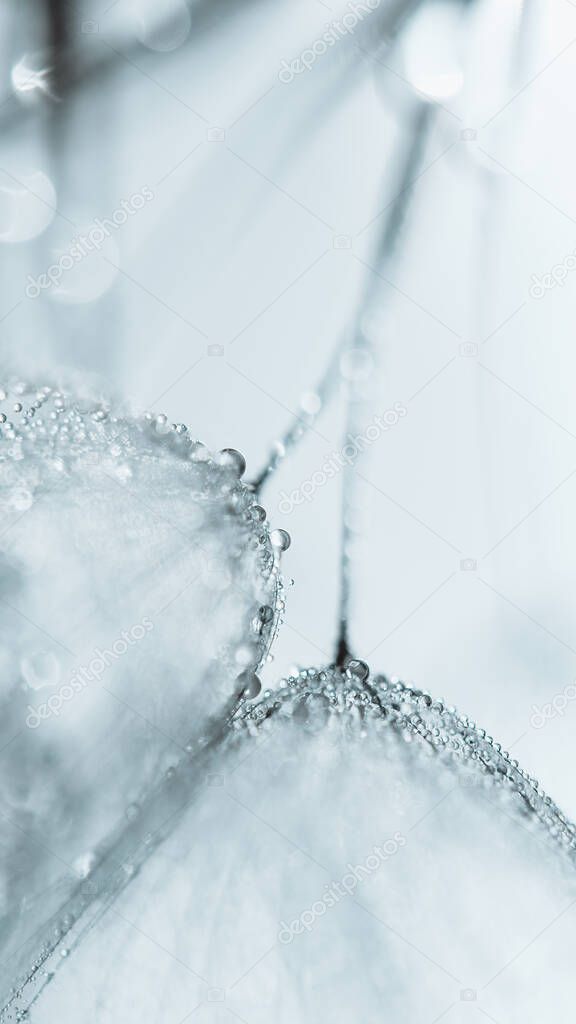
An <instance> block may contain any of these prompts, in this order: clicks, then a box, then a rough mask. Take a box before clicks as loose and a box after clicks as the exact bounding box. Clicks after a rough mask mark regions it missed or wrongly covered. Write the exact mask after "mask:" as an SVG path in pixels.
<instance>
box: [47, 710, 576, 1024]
mask: <svg viewBox="0 0 576 1024" xmlns="http://www.w3.org/2000/svg"><path fill="white" fill-rule="evenodd" d="M463 779H464V783H465V784H463ZM196 781H197V786H198V789H197V795H196V799H195V801H194V802H193V804H192V805H191V806H189V807H188V808H187V809H186V810H185V811H184V812H182V814H181V815H180V816H179V819H178V824H177V828H176V830H175V831H174V832H173V833H172V835H171V837H170V838H169V839H168V841H167V842H166V843H165V844H164V845H163V846H162V847H161V848H160V849H158V850H156V851H155V853H154V855H153V856H151V857H150V859H149V860H148V862H147V864H146V866H145V867H144V868H143V870H142V871H141V873H140V874H139V875H138V877H136V878H135V879H134V880H133V882H132V884H131V885H130V887H129V888H128V889H127V890H126V891H125V892H124V894H123V895H122V896H121V897H120V898H119V899H118V900H117V901H116V903H115V904H114V906H113V908H112V909H111V910H110V911H109V912H108V914H107V915H106V916H105V917H104V918H102V919H101V920H100V921H99V923H98V925H97V927H95V928H94V930H93V931H92V932H91V933H90V934H89V935H88V937H87V938H86V939H85V941H84V943H83V945H82V946H80V947H79V949H78V950H77V951H76V952H75V953H74V955H72V956H71V957H70V958H69V960H67V961H66V963H65V964H64V966H63V967H62V969H61V970H60V971H58V973H57V975H56V977H55V979H54V981H53V982H52V984H51V985H49V986H48V987H47V988H46V990H45V993H44V996H43V997H42V999H41V1000H40V1001H39V1003H38V1004H37V1006H36V1007H35V1008H34V1020H35V1021H36V1024H52V1022H53V1021H56V1020H59V1021H60V1020H68V1019H71V1018H70V1016H69V1014H70V1007H71V1006H73V1007H74V1020H75V1021H76V1022H78V1024H89V1022H92V1021H96V1020H97V1021H98V1022H102V1024H117V1022H119V1021H122V1022H123V1024H130V1022H132V1021H133V1022H142V1021H147V1022H154V1024H183V1022H184V1021H192V1022H206V1024H208V1022H210V1024H216V1022H217V1024H224V1022H229V1021H230V1020H240V1021H244V1022H248V1024H269V1022H270V1021H275V1022H277V1024H293V1022H302V1024H323V1022H327V1021H330V1022H333V1024H349V1022H351V1021H362V1022H363V1024H377V1022H378V1024H380V1022H383V1021H386V1022H391V1024H392V1022H397V1021H406V1022H410V1024H412V1022H414V1024H420V1022H422V1024H432V1022H433V1021H437V1020H440V1019H442V1020H444V1019H445V1020H447V1021H449V1022H451V1024H456V1022H458V1024H460V1022H462V1024H464V1022H470V1021H480V1020H481V1019H482V1018H483V1019H488V1020H493V1021H496V1022H498V1024H526V1022H534V1024H536V1022H538V1024H541V1022H542V1021H544V1020H546V1021H552V1020H553V1021H555V1022H566V1024H568V1022H570V1021H572V1020H573V1008H572V1001H573V945H574V938H575V935H576V921H575V913H576V884H575V883H576V879H574V875H573V868H572V866H571V865H569V864H568V862H567V861H565V860H564V859H563V857H562V856H561V855H560V853H559V852H558V851H557V849H555V848H554V847H553V845H551V844H550V843H549V842H548V841H547V840H546V839H545V838H544V836H543V834H542V832H541V831H540V830H539V829H534V828H533V826H532V825H531V823H530V820H529V819H528V817H526V816H525V815H523V814H522V813H521V812H520V811H519V809H518V806H517V805H516V804H515V803H514V801H513V799H512V798H511V797H509V796H505V795H504V793H503V791H502V790H501V788H500V787H499V786H498V785H494V786H491V787H489V786H488V785H487V784H486V783H485V782H483V781H482V780H481V779H480V777H477V776H475V775H474V774H473V773H469V772H468V773H467V774H466V775H465V776H462V775H461V774H460V772H459V771H453V770H452V769H451V768H450V767H448V766H446V765H443V764H442V763H441V762H440V760H439V759H438V758H436V757H431V758H430V757H428V756H427V755H426V754H425V752H424V750H423V748H422V746H420V745H419V744H416V743H413V744H408V743H406V742H404V741H403V740H401V739H400V738H399V737H398V736H397V735H395V734H394V733H393V731H391V730H390V728H389V727H388V726H386V725H385V724H383V723H379V722H376V721H372V722H371V723H367V722H364V723H363V722H361V721H360V719H358V718H356V717H355V714H354V712H352V711H350V712H349V713H346V714H344V715H339V714H331V715H330V716H328V720H327V721H322V722H320V723H319V727H318V728H316V727H315V728H313V729H311V728H310V724H309V723H308V724H307V723H306V722H305V721H303V720H302V719H301V718H300V717H299V715H298V714H297V715H295V716H294V717H291V716H290V715H287V714H280V715H277V716H275V717H274V718H273V719H272V720H271V721H270V722H267V723H265V724H264V726H262V727H261V728H260V730H259V731H258V732H257V733H255V734H253V735H250V734H249V733H246V734H244V735H242V736H241V737H240V738H239V739H237V738H231V739H229V740H228V741H226V742H224V744H223V745H222V747H221V748H220V749H219V750H218V751H217V752H216V753H215V754H214V756H213V761H212V763H211V764H210V765H208V767H207V769H206V771H205V774H203V775H202V776H201V778H199V779H197V780H196ZM378 850H380V851H381V852H380V853H378V852H377V851H378ZM330 893H331V898H330V896H329V894H330ZM552 966H553V970H552V969H551V968H552ZM543 976H544V977H546V978H547V979H550V978H551V977H554V984H553V985H551V984H550V982H549V980H548V981H547V983H546V984H543V982H542V977H543ZM67 1015H68V1016H67Z"/></svg>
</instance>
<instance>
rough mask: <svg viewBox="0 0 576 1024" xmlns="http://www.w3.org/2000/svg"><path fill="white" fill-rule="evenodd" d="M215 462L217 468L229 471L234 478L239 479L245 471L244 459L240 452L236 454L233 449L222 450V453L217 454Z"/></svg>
mask: <svg viewBox="0 0 576 1024" xmlns="http://www.w3.org/2000/svg"><path fill="white" fill-rule="evenodd" d="M216 461H217V463H218V465H219V466H223V467H224V468H225V469H231V470H232V472H233V473H234V475H235V476H237V477H238V479H240V477H241V476H243V474H244V472H245V470H246V459H245V458H244V456H243V455H242V453H241V452H237V451H236V449H235V448H223V449H222V451H220V452H218V455H217V456H216Z"/></svg>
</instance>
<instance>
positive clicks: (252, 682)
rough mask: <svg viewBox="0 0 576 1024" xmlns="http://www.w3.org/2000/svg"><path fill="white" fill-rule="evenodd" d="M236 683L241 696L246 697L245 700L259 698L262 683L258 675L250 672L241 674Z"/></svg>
mask: <svg viewBox="0 0 576 1024" xmlns="http://www.w3.org/2000/svg"><path fill="white" fill-rule="evenodd" d="M236 682H237V684H238V688H239V690H240V691H241V696H242V697H244V698H245V700H254V697H257V696H258V694H259V693H260V690H261V689H262V683H261V682H260V679H259V678H258V676H257V675H256V673H255V672H251V671H249V670H247V671H246V672H241V673H240V675H239V676H238V677H237V679H236Z"/></svg>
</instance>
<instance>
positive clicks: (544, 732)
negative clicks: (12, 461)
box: [0, 0, 576, 815]
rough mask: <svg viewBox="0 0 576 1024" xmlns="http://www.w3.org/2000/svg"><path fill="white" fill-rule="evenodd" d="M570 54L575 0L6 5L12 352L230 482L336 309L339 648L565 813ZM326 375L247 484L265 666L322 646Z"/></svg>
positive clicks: (295, 387) (4, 227) (573, 467)
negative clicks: (347, 357)
mask: <svg viewBox="0 0 576 1024" xmlns="http://www.w3.org/2000/svg"><path fill="white" fill-rule="evenodd" d="M575 44H576V3H574V2H572V0H550V2H549V3H548V4H547V5H545V4H544V3H542V2H540V0H526V2H525V3H521V2H519V0H475V2H474V3H472V2H463V0H460V2H454V0H452V2H441V3H440V2H437V0H422V2H419V0H379V2H377V0H370V2H368V0H365V2H360V0H358V2H355V0H351V2H348V3H342V2H340V0H329V2H328V0H276V3H274V4H271V3H269V2H263V0H243V2H239V0H236V2H233V0H189V2H185V0H114V2H110V0H101V2H96V0H85V2H81V0H67V2H62V0H45V2H44V3H42V2H41V0H34V2H32V0H29V2H25V0H18V2H16V0H12V2H11V0H4V3H3V4H2V7H1V8H0V48H1V52H2V61H1V79H0V140H1V141H0V248H1V255H2V263H1V276H0V346H1V348H0V352H1V359H2V364H3V367H4V369H5V371H8V370H12V369H14V368H15V369H16V370H17V372H19V373H20V372H21V373H22V374H31V373H32V374H33V375H34V376H35V377H36V378H38V379H40V378H43V377H47V378H54V377H59V376H62V375H64V376H66V375H70V374H72V375H73V374H79V375H82V376H83V375H90V376H93V377H94V378H95V379H96V380H98V381H99V382H100V383H101V385H102V386H103V387H104V388H105V389H107V390H109V391H112V392H116V393H121V394H122V395H125V396H127V397H128V398H130V399H131V400H133V401H134V403H135V405H136V406H139V407H145V408H152V409H155V410H156V411H157V412H161V411H162V412H165V413H166V414H167V415H168V416H169V417H170V418H171V419H172V420H174V421H176V422H178V421H183V422H184V423H186V424H188V426H189V428H190V430H191V432H192V433H193V434H194V435H195V436H198V437H199V438H200V439H202V440H203V441H204V442H205V443H207V444H208V445H209V446H210V447H213V448H221V447H224V446H232V447H235V448H238V449H240V450H241V451H242V452H243V453H244V454H245V456H246V459H247V462H248V476H252V477H255V476H256V475H257V474H258V472H259V471H260V469H261V468H262V466H263V464H264V463H265V460H266V458H267V455H268V452H269V451H270V448H271V445H272V444H273V442H274V440H275V439H277V438H278V437H280V436H281V435H282V434H283V432H284V430H285V429H286V427H287V426H288V425H289V424H290V423H291V422H292V420H293V418H294V417H295V416H302V415H304V417H306V415H307V414H308V412H309V411H310V410H311V409H315V408H316V405H317V402H316V400H315V398H314V392H315V388H316V387H317V383H318V381H319V380H320V379H321V377H322V374H323V372H324V370H325V367H326V366H327V365H328V364H329V361H330V358H331V355H332V354H333V353H334V351H335V348H336V346H337V345H338V344H340V343H341V341H342V338H343V337H344V339H345V338H346V337H347V336H350V337H352V334H353V328H354V325H355V324H357V323H358V322H360V324H361V330H362V334H363V337H364V339H365V340H366V341H367V342H369V343H370V344H371V345H372V346H373V353H374V359H373V362H370V364H369V367H368V369H367V370H366V369H365V372H364V376H365V377H366V379H367V381H368V383H369V385H370V402H371V409H370V411H368V406H367V407H366V414H365V421H364V428H365V429H364V430H363V431H361V433H362V434H363V436H364V442H363V444H362V447H364V449H365V451H364V453H363V454H362V455H361V456H359V457H358V458H357V459H356V460H355V470H357V472H356V474H355V502H356V505H357V514H356V520H357V522H356V525H357V527H358V536H357V539H356V542H355V545H354V552H353V581H354V589H353V601H352V621H351V637H352V641H353V645H354V648H355V651H356V653H357V654H358V656H359V657H362V658H365V659H366V660H367V661H369V662H370V664H371V665H372V667H373V669H379V670H383V671H385V672H387V673H388V674H397V675H400V676H402V677H403V678H405V679H408V680H415V681H417V683H418V685H420V686H421V687H423V688H425V689H428V690H430V691H431V692H434V693H437V694H441V695H444V696H445V697H446V698H447V699H448V700H450V701H454V703H456V704H458V705H460V706H461V707H462V708H463V709H465V710H466V711H467V712H468V714H470V715H471V716H472V717H474V718H475V719H476V720H477V721H478V722H480V723H481V724H483V725H485V726H486V728H487V729H488V730H489V731H490V732H492V733H493V734H494V735H496V736H497V737H498V739H500V740H501V741H502V743H503V745H504V746H505V747H507V748H511V749H513V750H514V751H515V752H516V753H515V756H517V757H518V759H519V760H520V762H521V763H522V764H523V765H524V766H525V767H526V768H528V769H529V770H530V771H531V772H533V773H535V774H536V775H537V777H538V778H539V779H540V780H541V781H542V783H543V784H544V786H545V787H546V789H548V790H549V791H550V792H551V793H552V794H553V796H554V798H555V799H557V800H558V801H559V802H560V803H561V804H563V805H564V806H565V808H566V810H568V811H569V812H571V814H572V815H575V814H576V791H575V788H574V785H573V781H572V780H573V777H574V767H575V755H574V749H575V746H574V743H573V737H574V734H575V729H576V699H575V698H576V687H574V685H573V684H574V680H575V678H576V622H575V616H576V595H575V592H574V580H575V578H576V541H575V539H574V520H575V510H576V407H575V403H574V400H573V393H574V373H575V369H576V355H575V350H574V337H573V334H574V331H573V318H574V306H575V296H576V230H575V228H576V202H575V199H574V180H575V170H576V167H575V147H574V135H573V114H574V96H575V95H576V90H575V85H576V67H575V59H574V58H575V54H576V46H575ZM394 218H396V220H394ZM391 224H392V228H391V227H390V225H391ZM391 230H392V232H393V234H395V236H396V237H395V244H394V245H393V246H390V245H389V244H388V242H389V239H390V231H391ZM387 232H388V234H387ZM383 240H384V241H383ZM387 240H388V241H387ZM383 244H384V249H385V259H384V260H382V259H381V251H382V245H383ZM386 246H388V247H387V248H386ZM379 252H380V255H379ZM371 268H375V269H376V271H377V273H376V274H374V273H373V269H371ZM367 282H370V283H371V287H372V292H371V295H372V298H371V302H370V308H369V309H366V308H364V306H363V305H362V302H363V299H362V297H363V295H364V294H365V288H366V285H367ZM359 309H360V314H359ZM359 316H360V319H359V321H358V318H359ZM344 368H345V369H346V363H344ZM347 376H349V373H348V372H344V378H346V377H347ZM40 382H41V381H40ZM345 383H346V381H344V384H345ZM344 390H345V388H337V389H336V394H335V395H334V399H333V401H332V402H331V403H330V404H329V405H328V407H327V408H326V409H325V410H323V411H322V414H321V416H319V417H318V419H317V420H316V421H315V424H314V426H313V429H311V430H310V431H309V432H308V433H307V435H306V437H305V438H304V439H303V440H302V443H301V444H300V445H299V446H298V448H297V449H296V450H295V451H294V452H292V453H291V454H289V456H288V457H287V458H286V460H285V462H283V464H282V466H281V468H280V470H279V472H278V474H277V475H275V476H274V477H272V478H271V479H270V481H269V483H268V484H267V486H266V488H265V491H264V493H263V503H264V505H265V506H266V508H267V510H268V513H269V518H270V520H271V522H272V523H273V525H274V526H277V527H282V528H284V529H287V530H288V531H289V532H290V534H291V535H292V541H293V543H292V547H291V549H290V551H289V552H288V553H287V555H286V556H285V559H284V569H285V571H286V573H287V576H288V577H289V578H290V577H293V579H294V581H295V582H294V586H293V587H291V588H290V590H289V594H288V605H287V611H286V622H285V626H284V629H283V632H282V633H281V635H280V637H279V639H278V642H277V646H276V649H275V658H274V660H273V661H272V662H271V663H270V664H269V665H268V666H267V667H266V669H265V672H264V680H265V683H267V684H268V685H272V684H273V683H274V681H275V680H276V679H277V678H278V676H279V675H280V674H281V673H282V672H285V671H287V669H288V668H289V667H290V666H291V665H293V664H300V665H307V664H319V663H323V662H326V661H329V660H331V659H332V658H333V643H334V637H335V622H336V614H337V612H336V609H337V600H338V582H337V580H338V565H339V561H340V491H341V487H342V481H343V477H344V474H343V472H341V471H340V470H335V471H334V472H333V473H331V474H329V473H328V472H327V471H326V468H325V467H326V463H327V461H331V463H332V465H334V464H336V465H338V464H339V462H338V458H336V459H335V458H334V456H335V455H336V456H337V455H338V453H339V452H341V450H342V446H343V444H344V443H345V440H343V430H344V411H345V410H344ZM311 393H312V394H311ZM303 396H304V398H303ZM398 407H401V409H402V415H396V416H394V414H392V415H389V416H388V417H387V416H386V413H387V412H389V411H390V410H392V411H394V410H397V408H398ZM374 410H376V412H378V413H379V414H380V416H381V420H382V422H384V424H385V428H384V427H379V428H378V429H376V430H373V431H372V433H371V434H367V433H366V430H367V429H368V427H369V426H370V425H371V424H373V418H372V417H373V414H374ZM361 425H362V424H361ZM374 435H375V436H374Z"/></svg>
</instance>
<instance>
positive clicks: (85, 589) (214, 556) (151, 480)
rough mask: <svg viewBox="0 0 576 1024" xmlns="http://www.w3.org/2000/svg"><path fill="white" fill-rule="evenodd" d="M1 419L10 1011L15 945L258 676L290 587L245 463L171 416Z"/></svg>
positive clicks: (48, 393) (94, 404)
mask: <svg viewBox="0 0 576 1024" xmlns="http://www.w3.org/2000/svg"><path fill="white" fill-rule="evenodd" d="M37 396H38V398H37ZM35 403H36V404H37V405H38V407H37V408H35ZM15 410H18V411H17V413H16V412H15ZM30 410H33V414H30ZM0 413H2V415H3V416H4V417H8V419H7V421H6V422H3V426H2V435H3V436H2V438H1V440H0V630H1V637H2V639H1V642H0V708H1V715H0V758H1V761H0V824H1V830H0V962H1V963H2V967H1V968H0V979H1V981H0V992H1V994H2V996H4V995H5V992H6V990H7V989H9V987H10V984H11V982H12V980H13V977H14V975H15V974H16V973H17V970H16V969H17V967H18V968H19V967H21V966H22V964H21V963H20V959H19V955H18V953H17V950H18V949H19V947H20V946H21V944H22V942H24V940H25V939H26V938H27V937H28V936H29V935H31V934H33V933H34V932H35V931H37V930H38V929H39V928H41V926H42V925H43V923H44V922H45V921H46V920H47V919H48V917H49V914H50V913H52V912H54V911H55V910H56V909H57V907H58V906H59V904H60V902H61V901H62V899H63V898H64V895H65V893H66V892H67V891H68V890H69V889H70V888H71V886H72V885H73V884H74V882H78V881H79V880H81V879H82V878H84V877H85V876H86V875H87V874H88V873H89V871H90V869H91V867H92V866H93V863H94V860H95V856H96V854H95V851H96V850H97V848H98V847H99V844H101V843H102V842H103V841H105V840H106V837H107V836H108V835H109V834H110V833H111V831H112V830H113V829H117V828H118V827H119V824H118V823H121V822H123V821H124V822H126V821H128V820H129V819H130V818H131V817H133V816H134V815H135V814H136V813H137V807H138V805H139V802H140V801H141V799H142V796H143V794H145V793H147V791H148V790H149V789H150V787H151V786H153V784H154V783H155V781H156V780H157V779H159V778H162V776H163V775H164V774H165V773H166V771H169V770H170V768H171V766H172V765H174V764H175V763H176V762H177V761H178V760H179V759H180V758H181V757H182V756H185V755H186V747H187V746H188V745H189V744H190V743H191V742H195V740H196V738H197V737H198V736H199V735H201V734H202V733H203V731H204V730H205V729H206V727H207V724H208V722H209V720H210V717H211V716H212V715H214V714H215V713H218V714H221V713H222V710H223V709H224V708H225V706H226V704H227V702H229V701H230V699H231V698H232V696H233V694H234V692H235V687H236V682H235V680H236V677H237V676H238V675H239V674H240V673H241V672H242V670H243V669H244V668H245V667H246V665H247V664H250V665H252V666H253V667H255V666H257V664H258V663H259V662H260V661H261V660H262V657H263V656H264V654H265V651H266V646H267V643H268V640H269V636H270V633H271V630H272V629H273V628H274V621H268V622H267V623H266V624H265V626H264V627H263V628H262V629H259V630H258V629H256V631H255V628H254V619H255V616H257V614H258V610H259V608H261V607H262V606H266V608H267V609H268V613H269V617H271V616H272V611H271V609H274V618H275V608H276V603H277V587H278V576H277V572H276V568H275V557H274V553H273V550H272V547H271V544H270V540H269V533H268V529H267V526H266V524H265V523H263V522H262V516H263V512H262V510H260V509H259V508H256V511H254V509H255V499H254V496H253V495H252V494H251V493H250V492H249V491H248V490H246V489H245V488H244V487H243V486H242V485H241V484H240V483H239V481H238V475H237V473H236V472H235V471H234V466H233V465H232V467H231V466H230V465H228V463H227V462H226V459H223V460H220V461H219V460H218V458H217V457H216V458H215V459H212V458H209V457H208V453H207V452H206V451H205V450H204V449H203V447H202V446H199V445H197V444H194V443H192V442H191V441H190V440H189V439H188V436H187V433H186V432H184V433H177V432H175V431H174V430H172V429H171V428H170V425H169V424H166V423H165V422H164V419H163V418H160V419H159V420H152V421H150V420H145V419H141V420H135V419H132V418H131V417H125V416H119V415H115V414H113V413H112V411H111V410H110V409H109V408H108V407H107V406H106V405H105V404H103V403H101V402H98V401H94V400H93V399H90V398H89V399H86V398H82V399H80V398H74V397H69V396H67V395H65V394H64V395H63V394H61V393H60V392H58V391H56V390H54V389H49V388H46V389H40V390H37V389H36V388H32V387H29V386H25V385H17V386H16V387H15V388H14V389H12V393H10V394H8V393H6V392H5V391H2V392H1V393H0ZM27 414H28V415H27ZM23 955H24V954H23ZM24 966H25V964H24Z"/></svg>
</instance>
